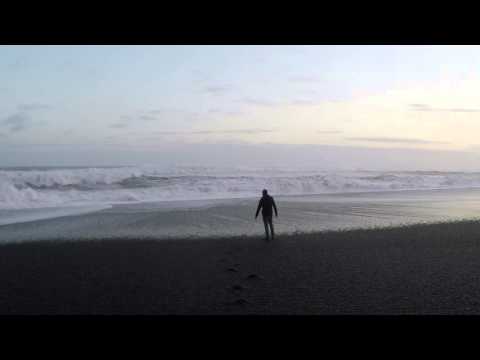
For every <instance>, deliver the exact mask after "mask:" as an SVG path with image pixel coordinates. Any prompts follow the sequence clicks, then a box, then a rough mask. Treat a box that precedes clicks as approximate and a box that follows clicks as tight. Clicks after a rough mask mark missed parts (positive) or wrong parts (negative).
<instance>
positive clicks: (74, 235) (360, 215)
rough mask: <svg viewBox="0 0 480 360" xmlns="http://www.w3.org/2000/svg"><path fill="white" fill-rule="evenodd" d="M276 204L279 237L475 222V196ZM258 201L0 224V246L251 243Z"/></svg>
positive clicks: (425, 194)
mask: <svg viewBox="0 0 480 360" xmlns="http://www.w3.org/2000/svg"><path fill="white" fill-rule="evenodd" d="M275 200H276V202H277V205H278V209H279V217H278V218H275V219H274V221H275V229H276V231H277V233H278V234H282V235H288V234H294V233H296V232H318V231H325V230H339V229H352V228H369V227H378V226H399V225H405V224H413V223H422V222H424V223H427V222H438V221H455V220H461V219H472V218H475V217H478V216H479V215H480V189H469V190H462V189H457V190H437V191H436V190H415V191H396V192H395V191H392V192H379V193H351V194H345V193H344V194H330V195H327V194H324V195H309V196H284V197H280V196H279V197H276V198H275ZM257 202H258V199H257V198H255V199H222V200H198V201H195V200H190V201H175V202H157V203H138V204H123V205H115V206H113V207H112V208H109V209H104V210H101V211H96V212H91V213H88V214H83V215H72V216H62V217H57V218H52V219H43V220H37V221H30V222H22V223H14V224H6V225H1V226H0V243H4V242H19V241H31V240H39V241H42V240H44V239H49V240H62V241H63V240H73V239H75V240H93V239H97V240H107V239H112V240H114V239H118V238H132V239H137V240H138V239H144V238H157V239H158V238H161V239H185V238H212V237H232V236H244V235H245V236H255V235H260V234H261V233H262V231H263V224H262V221H261V219H257V221H255V220H254V213H255V209H256V207H257ZM72 211H73V210H72ZM40 213H42V212H41V211H40ZM30 215H31V214H30ZM30 215H29V216H30ZM1 217H2V214H1V213H0V218H1ZM0 223H1V221H0Z"/></svg>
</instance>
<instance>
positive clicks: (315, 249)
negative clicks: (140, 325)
mask: <svg viewBox="0 0 480 360" xmlns="http://www.w3.org/2000/svg"><path fill="white" fill-rule="evenodd" d="M0 280H1V281H2V284H3V286H2V288H1V292H0V315H9V314H18V315H32V314H36V315H49V314H68V315H72V314H79V315H94V314H118V315H122V314H144V315H174V314H178V315H180V314H184V315H214V314H224V315H236V314H238V315H241V314H252V315H254V314H257V315H259V314H265V315H266V314H274V315H290V314H299V315H300V314H302V315H314V314H318V315H326V314H328V315H348V314H361V315H373V314H379V315H399V314H480V222H478V221H474V220H465V221H456V222H447V221H445V222H439V223H434V224H415V225H406V226H400V227H398V226H397V227H389V228H381V229H355V230H352V229H350V230H342V231H331V230H329V231H322V232H312V233H298V234H293V235H278V237H277V238H276V239H275V240H274V241H271V242H265V241H264V240H263V239H262V236H232V237H218V238H217V237H216V238H202V239H175V240H168V239H164V240H162V239H160V238H149V239H141V240H136V239H135V238H117V239H105V240H82V241H74V240H73V239H72V240H65V241H59V240H46V241H31V242H28V241H25V242H19V243H4V244H1V245H0Z"/></svg>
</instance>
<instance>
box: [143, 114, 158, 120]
mask: <svg viewBox="0 0 480 360" xmlns="http://www.w3.org/2000/svg"><path fill="white" fill-rule="evenodd" d="M140 119H141V120H145V121H152V120H157V118H156V117H155V116H151V115H142V116H140Z"/></svg>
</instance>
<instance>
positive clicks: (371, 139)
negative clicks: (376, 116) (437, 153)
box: [346, 137, 448, 144]
mask: <svg viewBox="0 0 480 360" xmlns="http://www.w3.org/2000/svg"><path fill="white" fill-rule="evenodd" d="M346 140H349V141H362V142H363V141H365V142H377V143H401V144H448V142H445V141H431V140H424V139H409V138H393V137H349V138H346Z"/></svg>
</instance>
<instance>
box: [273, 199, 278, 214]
mask: <svg viewBox="0 0 480 360" xmlns="http://www.w3.org/2000/svg"><path fill="white" fill-rule="evenodd" d="M272 204H273V209H274V210H275V216H276V217H278V211H277V205H275V200H273V197H272Z"/></svg>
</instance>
